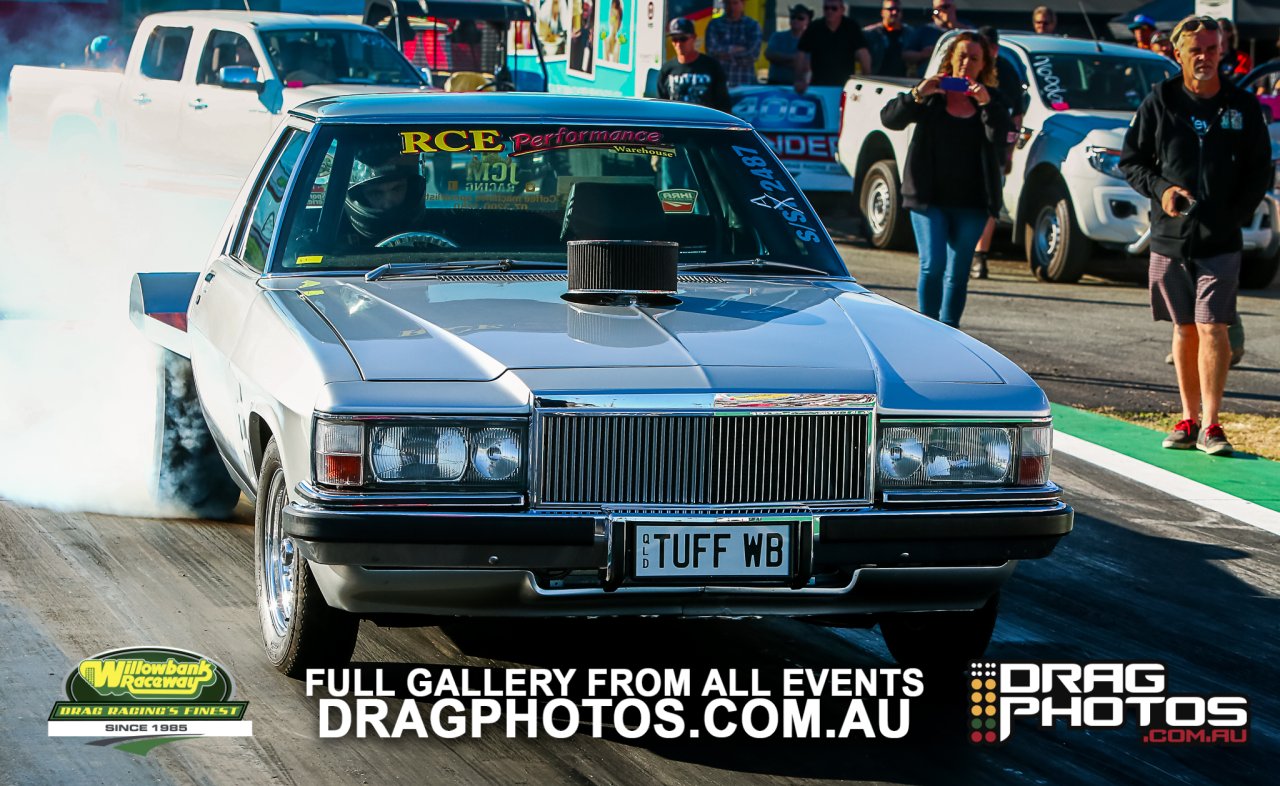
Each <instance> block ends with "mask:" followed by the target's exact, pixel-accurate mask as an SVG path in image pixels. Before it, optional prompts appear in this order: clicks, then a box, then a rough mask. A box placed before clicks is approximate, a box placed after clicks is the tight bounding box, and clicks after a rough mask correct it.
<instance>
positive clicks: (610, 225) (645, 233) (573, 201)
mask: <svg viewBox="0 0 1280 786" xmlns="http://www.w3.org/2000/svg"><path fill="white" fill-rule="evenodd" d="M662 218H663V215H662V203H661V202H659V201H658V193H657V192H656V191H654V190H653V186H651V185H648V184H647V183H600V182H591V181H585V180H583V181H578V182H576V183H574V184H573V186H571V187H570V189H569V200H568V202H566V203H565V207H564V224H563V225H562V226H561V229H560V239H561V240H564V241H569V240H661V239H662V236H661V230H662Z"/></svg>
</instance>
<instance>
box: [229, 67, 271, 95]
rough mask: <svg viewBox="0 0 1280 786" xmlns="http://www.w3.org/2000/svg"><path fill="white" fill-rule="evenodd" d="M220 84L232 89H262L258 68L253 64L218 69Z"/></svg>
mask: <svg viewBox="0 0 1280 786" xmlns="http://www.w3.org/2000/svg"><path fill="white" fill-rule="evenodd" d="M218 84H219V85H221V86H222V87H226V88H230V89H231V90H261V89H262V83H261V82H259V81H258V69H256V68H253V67H252V66H225V67H223V68H219V69H218Z"/></svg>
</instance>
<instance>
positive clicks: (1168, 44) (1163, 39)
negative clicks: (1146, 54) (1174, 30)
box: [1151, 30, 1178, 63]
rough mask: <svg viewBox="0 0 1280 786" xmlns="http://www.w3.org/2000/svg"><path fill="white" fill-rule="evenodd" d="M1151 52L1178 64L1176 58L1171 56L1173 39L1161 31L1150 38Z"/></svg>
mask: <svg viewBox="0 0 1280 786" xmlns="http://www.w3.org/2000/svg"><path fill="white" fill-rule="evenodd" d="M1151 51H1152V52H1155V53H1156V54H1158V55H1164V56H1165V57H1167V58H1169V59H1170V60H1172V61H1173V62H1175V63H1176V62H1178V58H1176V57H1174V55H1173V39H1172V38H1170V37H1169V34H1168V33H1166V32H1164V31H1163V30H1161V31H1157V32H1156V34H1155V35H1153V36H1151Z"/></svg>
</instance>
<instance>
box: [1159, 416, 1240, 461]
mask: <svg viewBox="0 0 1280 786" xmlns="http://www.w3.org/2000/svg"><path fill="white" fill-rule="evenodd" d="M1166 442H1167V440H1166ZM1196 447H1197V448H1199V449H1200V450H1203V451H1204V452H1205V453H1208V454H1209V455H1210V456H1230V455H1231V453H1232V447H1231V443H1230V442H1228V441H1227V435H1226V434H1225V433H1223V431H1222V426H1220V425H1218V424H1217V423H1214V424H1211V425H1210V426H1209V427H1208V428H1206V429H1205V430H1204V431H1202V432H1200V438H1199V439H1197V440H1196Z"/></svg>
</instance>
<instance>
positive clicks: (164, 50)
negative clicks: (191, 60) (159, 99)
mask: <svg viewBox="0 0 1280 786" xmlns="http://www.w3.org/2000/svg"><path fill="white" fill-rule="evenodd" d="M190 46H191V28H189V27H157V28H156V29H154V30H152V31H151V35H149V36H147V46H146V48H145V49H144V50H143V51H142V66H141V69H140V70H141V72H142V75H143V76H145V77H147V78H148V79H159V80H163V81H165V82H177V81H179V80H180V79H182V68H183V66H184V65H185V64H186V62H187V49H188V48H190Z"/></svg>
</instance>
